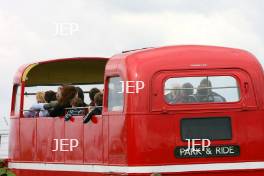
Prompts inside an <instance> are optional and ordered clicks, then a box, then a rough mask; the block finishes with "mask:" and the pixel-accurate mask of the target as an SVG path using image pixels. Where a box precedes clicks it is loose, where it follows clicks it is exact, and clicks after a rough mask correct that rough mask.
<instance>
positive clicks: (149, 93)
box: [9, 46, 264, 176]
mask: <svg viewBox="0 0 264 176" xmlns="http://www.w3.org/2000/svg"><path fill="white" fill-rule="evenodd" d="M92 60H93V59H92ZM99 60H100V59H99ZM102 60H103V59H101V60H100V61H101V63H100V64H99V65H100V66H96V67H97V68H103V67H104V66H105V69H104V70H102V69H92V70H91V71H90V72H86V70H89V69H90V68H92V67H95V65H97V64H96V62H94V64H95V65H92V63H89V62H91V60H89V59H88V60H85V61H83V63H81V64H76V66H75V67H76V69H73V70H75V71H76V70H78V69H77V67H81V66H82V68H83V69H81V70H82V71H77V72H76V73H74V72H71V73H72V76H69V73H68V72H65V71H60V69H58V68H60V66H63V63H64V62H65V61H63V60H62V61H59V60H58V61H52V62H50V63H49V62H47V63H39V64H38V65H35V66H32V65H29V66H27V67H23V68H22V69H20V70H19V72H18V76H16V78H15V86H14V91H13V100H12V108H11V109H12V112H11V127H10V146H9V157H10V162H9V167H10V168H11V169H12V170H13V171H15V173H16V174H17V175H73V174H76V175H77V174H78V175H183V174H184V175H194V174H195V175H197V176H200V175H215V176H220V175H232V176H234V175H262V174H264V151H263V150H262V146H264V140H263V139H264V138H263V137H264V120H263V119H262V118H264V94H263V93H262V90H263V87H264V79H263V78H264V77H263V76H264V75H263V69H262V67H261V65H260V64H259V62H258V61H257V59H256V58H255V57H254V56H253V55H252V54H250V53H248V52H247V51H243V50H239V49H233V48H224V47H213V46H169V47H161V48H150V49H143V50H136V51H130V52H124V53H121V54H118V55H115V56H113V57H112V58H110V59H109V60H108V61H107V63H106V59H105V60H103V61H104V62H102ZM66 61H67V60H66ZM75 61H76V60H72V61H71V63H69V64H70V65H72V64H73V65H74V63H75ZM96 61H98V60H96ZM84 62H87V65H85V64H84ZM51 63H54V64H55V63H56V64H58V63H61V64H62V65H57V67H56V70H57V71H58V74H55V72H54V74H52V77H49V79H46V78H43V77H42V76H43V75H44V73H45V74H46V73H48V72H49V71H50V72H53V71H54V70H53V69H52V66H51V65H50V64H51ZM71 67H74V66H71ZM75 67H74V68H75ZM34 68H35V70H34ZM38 68H39V69H38ZM38 70H39V71H38ZM68 71H69V70H68ZM93 72H94V73H93ZM59 73H60V74H59ZM89 74H90V75H97V74H99V75H101V77H103V80H102V78H101V77H97V78H96V79H94V78H93V77H91V76H90V75H89ZM20 75H22V76H20ZM59 75H61V76H59ZM63 75H64V76H63ZM66 75H67V79H66V78H65V77H66ZM76 81H77V82H76ZM102 81H103V82H104V101H103V102H104V103H103V113H102V115H101V116H100V115H99V116H96V117H94V120H92V121H90V122H89V123H88V124H83V123H82V117H75V120H74V121H73V122H71V121H67V122H65V121H64V118H60V117H56V118H50V117H45V118H41V117H39V118H24V117H23V110H24V109H23V102H24V98H25V97H24V93H25V91H24V90H25V87H27V86H33V85H39V84H41V85H43V84H54V83H60V84H62V83H69V82H70V83H100V82H101V83H102ZM205 82H206V85H204V83H205ZM17 85H21V87H19V89H20V90H21V93H20V92H19V91H17ZM16 97H18V98H16ZM16 100H19V102H20V107H19V111H18V113H16V110H17V109H16V108H15V107H16V106H15V104H16ZM54 139H57V140H61V139H65V140H70V139H76V140H78V141H79V142H78V144H79V145H78V147H76V148H75V149H74V150H73V151H52V150H53V149H54V145H55V144H54V143H55V142H54ZM68 145H69V144H68Z"/></svg>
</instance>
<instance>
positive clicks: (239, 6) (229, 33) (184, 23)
mask: <svg viewBox="0 0 264 176" xmlns="http://www.w3.org/2000/svg"><path fill="white" fill-rule="evenodd" d="M263 9H264V1H262V0H233V1H230V0H214V1H213V0H199V1H198V0H144V1H142V0H133V1H127V0H93V1H92V0H24V1H21V0H0V67H1V69H0V73H1V74H0V75H1V76H0V78H1V79H0V107H1V114H0V118H1V117H2V116H8V115H9V111H10V99H11V87H12V79H13V76H14V74H15V72H16V70H17V68H18V67H19V66H21V65H23V64H25V63H30V62H34V61H39V60H45V59H49V58H62V57H73V56H104V57H110V56H112V55H113V54H115V53H119V52H120V51H122V50H128V49H135V48H142V47H156V46H164V45H180V44H203V45H220V46H227V47H235V48H242V49H246V50H249V51H250V52H252V53H253V54H255V55H256V56H257V57H258V59H259V60H260V62H261V63H262V65H264V32H263V31H264V20H263V19H262V18H263V17H264V12H263ZM67 25H68V26H72V29H73V30H72V33H70V32H69V31H67V29H66V30H65V28H63V30H64V31H62V28H58V27H59V26H64V27H65V26H67ZM58 29H61V30H60V32H59V33H58ZM0 122H1V121H0ZM0 127H1V124H0ZM2 127H3V124H2Z"/></svg>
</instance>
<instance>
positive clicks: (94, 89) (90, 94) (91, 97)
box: [89, 88, 100, 106]
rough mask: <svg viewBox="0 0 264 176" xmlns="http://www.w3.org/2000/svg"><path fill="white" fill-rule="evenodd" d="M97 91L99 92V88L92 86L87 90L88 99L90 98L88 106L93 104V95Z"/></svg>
mask: <svg viewBox="0 0 264 176" xmlns="http://www.w3.org/2000/svg"><path fill="white" fill-rule="evenodd" d="M98 92H100V90H99V89H97V88H92V89H91V90H90V91H89V97H90V100H91V102H90V104H89V106H95V102H94V96H95V94H97V93H98Z"/></svg>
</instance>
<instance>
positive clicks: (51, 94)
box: [44, 90, 57, 103]
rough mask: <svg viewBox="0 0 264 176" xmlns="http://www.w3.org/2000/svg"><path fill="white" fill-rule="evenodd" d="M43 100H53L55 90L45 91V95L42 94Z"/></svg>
mask: <svg viewBox="0 0 264 176" xmlns="http://www.w3.org/2000/svg"><path fill="white" fill-rule="evenodd" d="M44 98H45V100H46V102H47V103H50V102H51V101H55V100H56V99H57V98H56V92H54V91H52V90H49V91H46V92H45V96H44Z"/></svg>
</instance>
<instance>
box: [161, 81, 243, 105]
mask: <svg viewBox="0 0 264 176" xmlns="http://www.w3.org/2000/svg"><path fill="white" fill-rule="evenodd" d="M164 97H165V100H166V102H167V103H169V104H183V103H184V104H190V103H219V102H220V103H221V102H237V101H239V100H240V90H239V87H238V84H237V81H236V79H235V78H234V77H232V76H204V77H180V78H170V79H168V80H167V81H166V82H165V88H164Z"/></svg>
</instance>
